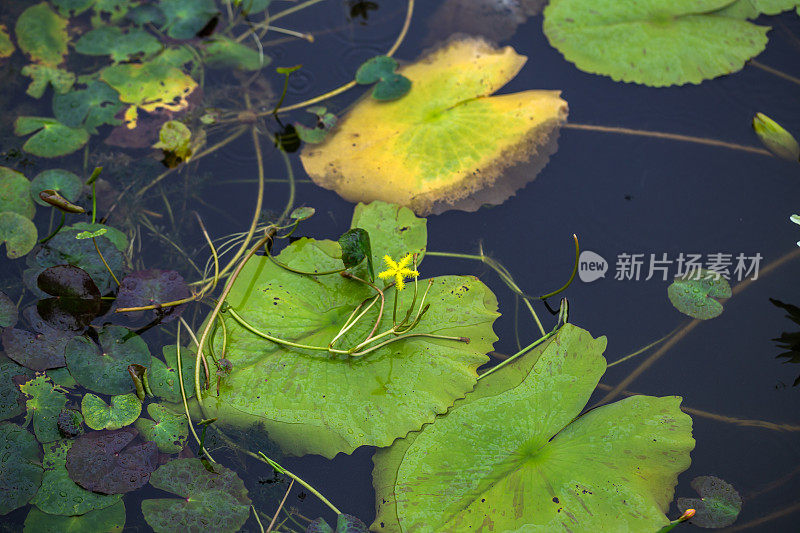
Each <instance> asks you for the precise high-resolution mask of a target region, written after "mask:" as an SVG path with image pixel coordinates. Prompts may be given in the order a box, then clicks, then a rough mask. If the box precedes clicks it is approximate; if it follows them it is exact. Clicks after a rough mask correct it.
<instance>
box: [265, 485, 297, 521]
mask: <svg viewBox="0 0 800 533" xmlns="http://www.w3.org/2000/svg"><path fill="white" fill-rule="evenodd" d="M292 487H294V479H293V480H292V482H291V483H289V488H287V489H286V494H284V495H283V499H282V500H281V503H280V505H278V509H277V510H276V511H275V516H273V517H272V522H270V523H269V527H267V533H269V532H270V531H272V528H273V527H275V522H276V521H277V520H278V515H279V514H280V512H281V509H283V505H284V504H285V503H286V498H288V497H289V493H290V492H291V491H292ZM262 529H263V527H262Z"/></svg>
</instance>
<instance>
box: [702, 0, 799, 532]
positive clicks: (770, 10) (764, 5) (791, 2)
mask: <svg viewBox="0 0 800 533" xmlns="http://www.w3.org/2000/svg"><path fill="white" fill-rule="evenodd" d="M797 4H798V2H797V0H736V1H735V2H733V3H732V4H728V5H727V6H725V7H723V8H722V9H720V10H719V11H717V12H716V13H715V14H717V15H724V16H726V17H736V18H740V19H754V18H758V17H759V16H760V15H777V14H778V13H781V12H783V11H786V10H788V9H793V8H794V7H795V6H797ZM799 9H800V8H799ZM692 522H694V521H692Z"/></svg>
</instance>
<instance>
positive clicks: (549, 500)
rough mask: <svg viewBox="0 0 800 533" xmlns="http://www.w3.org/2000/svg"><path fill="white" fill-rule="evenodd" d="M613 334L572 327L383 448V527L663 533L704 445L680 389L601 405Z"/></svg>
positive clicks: (378, 486) (378, 460)
mask: <svg viewBox="0 0 800 533" xmlns="http://www.w3.org/2000/svg"><path fill="white" fill-rule="evenodd" d="M605 346H606V341H605V338H599V339H593V338H592V337H591V335H589V333H587V332H586V331H584V330H582V329H580V328H578V327H575V326H572V325H571V324H567V325H565V326H563V328H562V329H561V330H560V331H559V332H558V334H557V335H556V336H555V337H554V338H553V339H551V340H548V341H546V342H545V343H542V344H541V345H539V346H538V347H537V348H535V349H534V350H532V351H531V352H529V353H528V354H526V355H525V356H523V357H521V358H520V359H518V360H517V361H515V362H514V363H512V364H510V365H509V366H507V367H505V368H504V369H502V370H500V371H498V372H495V373H494V374H492V375H489V376H487V377H486V378H485V379H483V380H481V381H479V382H478V385H477V386H476V387H475V390H474V391H473V392H472V393H470V394H468V395H467V396H466V398H464V399H463V400H458V401H457V402H456V403H455V405H454V406H453V408H452V409H451V410H450V411H449V412H448V413H447V416H443V417H439V418H437V420H436V421H435V422H434V423H433V424H430V425H427V426H425V427H423V428H422V430H421V431H420V432H419V433H412V434H410V435H409V436H408V437H406V438H405V439H401V440H398V441H395V443H394V444H393V445H392V446H391V447H390V448H388V449H384V450H378V452H377V453H376V454H375V458H374V462H375V470H374V472H373V480H374V486H375V491H376V501H377V502H378V514H377V517H376V519H375V522H374V523H373V524H372V527H371V529H372V530H373V531H411V530H418V531H470V530H473V531H474V530H480V529H482V528H485V526H486V523H487V521H491V524H492V528H493V529H494V530H496V531H569V530H571V531H657V530H658V529H659V528H660V527H662V526H664V525H666V524H668V523H669V519H668V518H667V517H666V516H665V515H664V512H665V511H666V510H667V509H668V508H669V504H670V502H671V501H672V496H673V491H674V488H675V485H676V484H677V481H678V474H679V473H681V472H682V471H684V470H686V469H687V468H688V467H689V463H690V460H689V452H690V451H691V450H692V448H694V439H692V436H691V419H690V418H689V417H688V416H687V415H685V414H683V413H682V412H681V410H680V407H679V404H680V399H679V398H677V397H667V398H653V397H649V396H633V397H630V398H626V399H624V400H621V401H619V402H616V403H614V404H611V405H606V406H602V407H599V408H597V409H593V410H591V411H589V412H587V413H585V414H583V415H582V416H578V415H580V413H581V411H582V410H583V409H584V406H585V405H586V402H587V401H588V400H589V398H590V396H591V394H592V391H593V390H594V388H595V386H596V385H597V383H598V381H599V379H600V377H601V375H602V374H603V372H604V371H605V367H606V363H605V359H604V358H603V357H602V355H601V354H602V352H603V350H604V349H605Z"/></svg>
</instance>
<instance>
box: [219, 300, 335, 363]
mask: <svg viewBox="0 0 800 533" xmlns="http://www.w3.org/2000/svg"><path fill="white" fill-rule="evenodd" d="M222 312H224V313H230V314H231V316H232V317H233V319H234V320H236V322H238V323H239V325H240V326H242V327H243V328H244V329H246V330H247V331H249V332H250V333H253V334H255V335H258V336H259V337H261V338H264V339H267V340H268V341H272V342H274V343H275V344H283V345H285V346H291V347H292V348H300V349H303V350H317V351H322V352H328V351H331V352H333V353H339V354H347V352H346V351H345V350H336V349H329V348H327V347H325V346H310V345H308V344H298V343H296V342H291V341H287V340H284V339H279V338H278V337H273V336H272V335H270V334H269V333H264V332H263V331H261V330H259V329H257V328H255V327H253V326H251V325H250V324H249V323H248V322H247V321H246V320H245V319H244V318H242V317H241V316H240V315H239V313H237V312H236V311H234V310H233V308H232V307H230V306H228V307H227V309H224V310H223V311H222Z"/></svg>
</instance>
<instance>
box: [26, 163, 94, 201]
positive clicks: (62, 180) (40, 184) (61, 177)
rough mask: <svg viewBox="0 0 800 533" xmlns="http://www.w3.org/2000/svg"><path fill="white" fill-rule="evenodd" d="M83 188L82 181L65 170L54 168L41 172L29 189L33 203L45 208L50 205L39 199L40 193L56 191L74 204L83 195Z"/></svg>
mask: <svg viewBox="0 0 800 533" xmlns="http://www.w3.org/2000/svg"><path fill="white" fill-rule="evenodd" d="M82 188H83V183H82V182H81V179H80V178H79V177H78V176H76V175H75V174H73V173H72V172H70V171H69V170H64V169H63V168H53V169H49V170H45V171H42V172H39V173H38V174H37V175H36V177H35V178H33V180H32V181H31V182H30V185H29V187H28V189H29V191H30V197H31V198H32V199H33V201H34V202H36V203H37V204H39V205H44V206H46V205H49V204H48V203H47V202H45V201H44V200H42V199H41V198H39V193H40V192H42V191H44V190H45V189H50V190H53V191H56V192H57V193H59V194H60V195H61V196H63V197H64V198H66V199H67V200H69V201H70V202H74V201H75V200H77V199H78V196H79V195H80V194H81V189H82Z"/></svg>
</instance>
